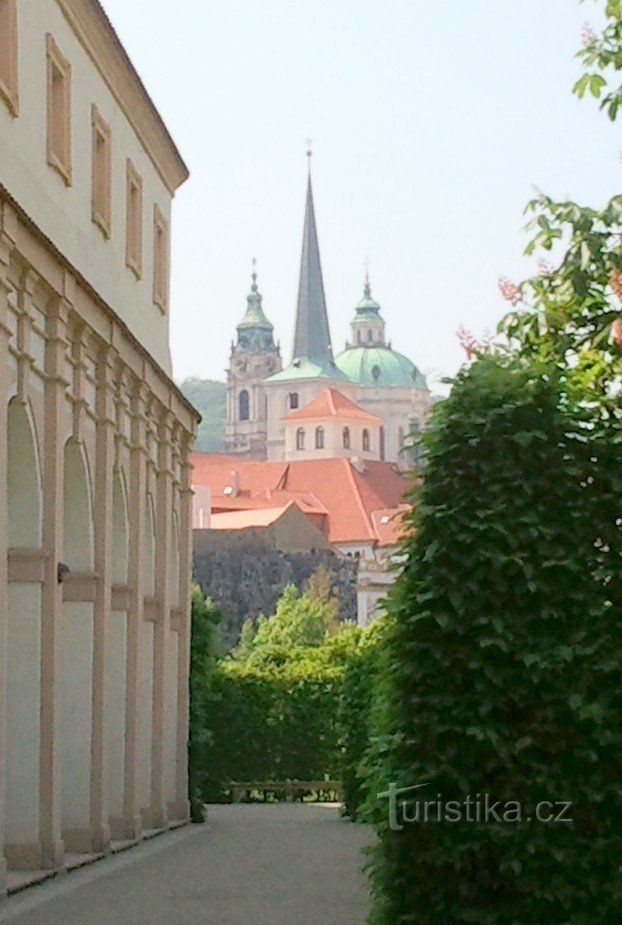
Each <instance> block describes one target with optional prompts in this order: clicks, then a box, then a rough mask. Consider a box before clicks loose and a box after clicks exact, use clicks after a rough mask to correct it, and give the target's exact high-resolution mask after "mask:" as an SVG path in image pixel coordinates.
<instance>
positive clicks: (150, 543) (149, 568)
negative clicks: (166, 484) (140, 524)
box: [144, 492, 156, 597]
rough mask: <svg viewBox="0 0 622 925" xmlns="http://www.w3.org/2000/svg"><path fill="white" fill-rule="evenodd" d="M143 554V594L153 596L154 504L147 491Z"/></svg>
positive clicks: (154, 553) (154, 552)
mask: <svg viewBox="0 0 622 925" xmlns="http://www.w3.org/2000/svg"><path fill="white" fill-rule="evenodd" d="M144 555H145V559H144V566H145V567H144V594H145V597H153V596H154V594H155V555H156V533H155V506H154V501H153V495H152V494H151V492H148V493H147V500H146V503H145V545H144Z"/></svg>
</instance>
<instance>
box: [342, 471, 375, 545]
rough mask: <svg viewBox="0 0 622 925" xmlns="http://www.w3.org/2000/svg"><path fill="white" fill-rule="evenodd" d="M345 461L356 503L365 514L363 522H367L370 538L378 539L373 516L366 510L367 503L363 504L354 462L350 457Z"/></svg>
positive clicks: (363, 514)
mask: <svg viewBox="0 0 622 925" xmlns="http://www.w3.org/2000/svg"><path fill="white" fill-rule="evenodd" d="M343 462H344V463H345V464H346V466H347V473H348V478H349V480H350V484H351V485H352V488H353V489H354V497H355V500H356V504H357V506H358V508H359V511H360V512H361V514H362V516H363V522H364V524H365V526H366V528H367V534H368V539H371V540H375V539H376V531H375V530H374V528H373V524H372V521H371V517H370V516H369V514H368V513H367V510H366V508H365V505H364V504H363V500H362V498H361V496H360V493H359V487H358V485H357V484H356V479H355V477H354V466H353V465H352V462H351V461H350V460H349V459H344V460H343Z"/></svg>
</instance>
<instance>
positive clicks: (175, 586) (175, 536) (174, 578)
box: [169, 511, 180, 607]
mask: <svg viewBox="0 0 622 925" xmlns="http://www.w3.org/2000/svg"><path fill="white" fill-rule="evenodd" d="M179 590H180V545H179V518H178V516H177V511H173V516H172V518H171V550H170V559H169V594H170V601H171V607H178V606H179Z"/></svg>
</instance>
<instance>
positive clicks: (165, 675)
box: [0, 190, 197, 893]
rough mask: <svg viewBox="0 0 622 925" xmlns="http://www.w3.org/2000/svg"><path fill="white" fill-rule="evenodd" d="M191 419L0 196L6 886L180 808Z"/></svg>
mask: <svg viewBox="0 0 622 925" xmlns="http://www.w3.org/2000/svg"><path fill="white" fill-rule="evenodd" d="M196 424H197V417H196V414H195V413H194V411H193V410H192V409H191V408H190V406H188V404H187V403H186V402H185V400H184V399H183V397H182V396H181V395H180V394H179V392H178V390H177V389H176V387H175V386H174V384H173V383H172V382H171V381H170V379H168V378H167V377H166V375H165V374H164V373H163V372H162V370H161V369H160V367H159V365H158V364H156V363H155V362H154V361H153V360H152V358H151V356H150V353H149V351H148V350H145V349H144V348H142V347H141V346H140V344H139V343H137V342H136V340H135V339H134V338H132V337H131V336H130V335H129V334H128V332H127V330H126V328H125V327H124V326H123V324H122V323H121V321H120V320H118V319H117V318H116V316H115V315H114V314H113V313H112V311H111V310H110V307H109V305H108V304H107V302H106V301H105V300H103V299H100V298H99V297H98V296H97V294H96V293H94V292H93V291H92V289H91V288H90V286H88V285H87V284H86V282H85V280H84V279H83V277H82V274H81V273H80V272H78V271H77V270H74V269H72V268H71V266H70V265H69V263H68V261H67V260H66V259H65V258H64V257H63V258H61V257H60V256H59V255H58V254H57V252H56V251H55V250H54V249H53V248H51V247H50V246H49V244H48V242H47V241H46V240H45V238H44V236H43V235H42V234H41V232H40V231H39V230H38V229H37V227H36V225H35V224H34V222H33V221H32V220H31V219H30V217H29V216H28V215H27V214H26V213H25V212H23V211H22V210H20V209H18V207H17V206H16V204H15V202H14V200H13V199H12V198H9V197H7V196H5V195H4V193H3V192H2V191H1V190H0V473H5V477H4V479H2V480H0V893H1V892H2V889H3V888H4V866H5V860H6V862H8V865H9V867H12V868H21V869H25V868H35V867H38V866H44V867H57V866H59V865H62V862H63V856H64V852H66V851H101V850H105V849H106V848H107V846H108V845H109V844H110V839H111V837H114V838H137V837H140V835H141V832H142V831H143V829H144V828H146V827H154V826H163V825H166V824H167V821H168V820H169V819H184V818H186V816H187V812H188V801H187V777H186V767H187V764H186V745H187V707H188V700H187V696H188V695H187V687H188V659H189V642H190V620H189V606H190V528H191V490H190V484H191V477H190V465H189V453H190V447H191V445H192V443H193V440H194V434H195V431H196ZM148 509H149V512H150V513H149V514H147V510H148ZM147 537H148V540H147ZM59 563H63V564H64V565H66V566H67V567H68V569H69V573H68V574H67V575H65V577H64V581H63V582H62V583H61V584H59V582H58V577H57V576H58V564H59ZM163 563H166V566H164V567H163ZM163 576H164V578H163ZM173 586H174V587H173Z"/></svg>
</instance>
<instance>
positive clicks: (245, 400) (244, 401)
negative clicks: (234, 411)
mask: <svg viewBox="0 0 622 925" xmlns="http://www.w3.org/2000/svg"><path fill="white" fill-rule="evenodd" d="M243 411H245V412H246V415H245V416H244V415H243V413H242V412H243ZM250 419H251V397H250V394H249V392H248V389H242V391H241V392H240V393H239V395H238V420H239V421H240V422H243V421H250Z"/></svg>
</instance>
